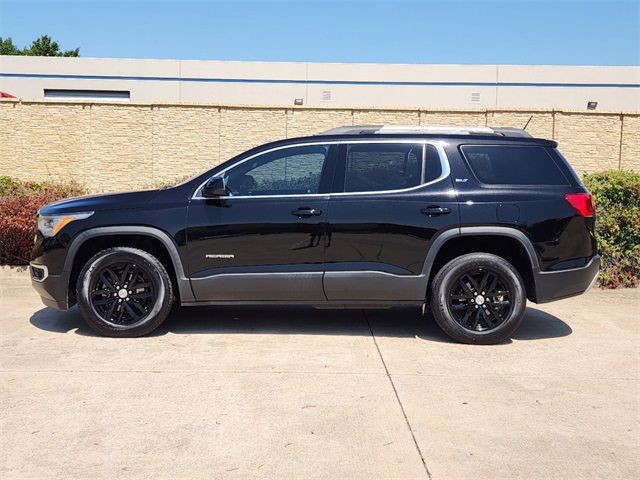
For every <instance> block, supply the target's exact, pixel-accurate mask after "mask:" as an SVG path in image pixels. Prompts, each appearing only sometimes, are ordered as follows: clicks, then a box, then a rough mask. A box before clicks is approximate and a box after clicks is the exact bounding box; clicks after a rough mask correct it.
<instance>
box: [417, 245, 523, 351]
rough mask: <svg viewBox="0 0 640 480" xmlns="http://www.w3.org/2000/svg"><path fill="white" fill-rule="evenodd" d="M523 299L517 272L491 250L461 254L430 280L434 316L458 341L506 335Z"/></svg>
mask: <svg viewBox="0 0 640 480" xmlns="http://www.w3.org/2000/svg"><path fill="white" fill-rule="evenodd" d="M526 302H527V291H526V288H525V283H524V281H523V280H522V275H521V274H520V272H518V270H516V269H515V268H514V266H513V265H512V264H511V263H509V262H508V261H507V260H505V259H504V258H502V257H500V256H498V255H494V254H490V253H483V252H478V253H467V254H464V255H460V256H459V257H456V258H454V259H452V260H450V261H449V262H448V263H447V264H445V265H444V266H442V268H441V269H440V271H439V272H438V273H437V274H436V275H435V276H434V277H433V281H432V282H431V292H430V302H429V303H430V306H431V309H430V310H431V311H432V312H433V318H434V320H435V321H436V323H437V324H438V326H440V328H441V329H442V330H443V331H444V332H445V333H446V334H447V335H449V336H450V337H451V338H453V339H454V340H457V341H459V342H462V343H471V344H484V345H489V344H495V343H500V342H502V341H504V340H507V339H509V338H510V337H511V335H512V334H513V333H514V332H515V331H516V330H517V329H518V327H519V326H520V324H521V323H522V320H523V318H524V313H525V309H526Z"/></svg>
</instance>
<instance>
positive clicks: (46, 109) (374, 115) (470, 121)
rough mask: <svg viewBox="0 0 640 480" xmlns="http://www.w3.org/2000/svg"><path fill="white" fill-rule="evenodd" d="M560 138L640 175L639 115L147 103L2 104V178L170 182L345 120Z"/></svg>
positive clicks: (130, 184) (581, 163) (576, 153)
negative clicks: (514, 130) (498, 129)
mask: <svg viewBox="0 0 640 480" xmlns="http://www.w3.org/2000/svg"><path fill="white" fill-rule="evenodd" d="M529 119H531V120H530V122H529V125H528V127H527V130H528V131H530V132H531V133H532V134H533V135H535V136H540V137H546V138H552V139H555V140H557V141H558V142H559V145H560V149H561V151H562V152H563V153H564V154H565V156H566V157H567V158H568V159H569V160H570V162H571V164H572V165H573V166H574V168H575V169H576V170H577V171H578V172H586V171H595V170H605V169H624V170H636V171H640V115H639V114H632V113H625V114H621V113H615V112H611V113H603V112H593V113H585V112H560V111H494V110H486V111H485V110H482V111H427V110H418V109H416V110H407V109H402V110H393V109H384V110H383V109H370V108H361V109H353V108H306V107H296V108H291V107H249V106H222V105H157V104H154V105H142V104H120V103H118V104H114V103H82V102H50V101H14V100H3V101H0V175H9V176H12V177H16V178H20V179H24V180H44V179H51V180H76V181H78V182H81V183H83V184H85V185H86V186H87V187H88V188H89V190H91V191H115V190H128V189H136V188H145V187H150V186H154V185H161V184H166V183H168V182H171V181H174V180H176V179H180V178H183V177H186V176H189V175H192V174H195V173H198V172H200V171H204V170H207V169H209V168H211V167H213V166H215V165H216V164H218V163H220V162H222V161H224V160H225V159H227V158H230V157H231V156H233V155H235V154H238V153H240V152H242V151H244V150H246V149H248V148H250V147H253V146H255V145H259V144H261V143H265V142H267V141H271V140H277V139H281V138H287V137H296V136H304V135H310V134H315V133H319V132H321V131H323V130H327V129H329V128H333V127H337V126H342V125H358V124H367V123H368V124H423V125H427V124H432V125H433V124H438V125H440V124H457V125H489V126H505V127H519V128H521V127H523V126H524V125H525V124H526V123H527V121H529Z"/></svg>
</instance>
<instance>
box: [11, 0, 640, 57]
mask: <svg viewBox="0 0 640 480" xmlns="http://www.w3.org/2000/svg"><path fill="white" fill-rule="evenodd" d="M42 34H48V35H50V36H52V37H53V38H54V39H56V40H58V41H59V42H60V44H61V46H62V47H63V48H66V49H69V48H75V47H80V54H81V55H82V56H91V57H136V58H181V59H191V58H195V59H216V60H265V61H269V60H271V61H274V60H283V61H312V62H381V63H462V64H479V63H480V64H481V63H502V64H553V65H562V64H567V65H576V64H577V65H580V64H587V65H640V0H635V1H581V2H578V1H571V2H567V1H558V0H557V1H524V0H523V1H518V0H512V1H490V2H487V1H476V2H468V1H467V2H463V1H447V2H443V1H413V2H408V1H379V2H371V1H341V2H332V1H314V2H311V1H275V2H274V1H266V0H265V1H259V2H257V1H254V2H249V1H234V2H230V1H209V2H206V1H200V2H191V1H161V2H158V1H156V2H153V1H129V2H116V1H74V2H65V1H45V2H35V1H29V0H21V1H8V0H0V36H2V37H12V38H13V40H14V43H16V44H17V45H18V46H20V47H22V46H24V45H28V44H29V43H30V42H31V41H32V40H33V39H34V38H36V37H37V36H39V35H42Z"/></svg>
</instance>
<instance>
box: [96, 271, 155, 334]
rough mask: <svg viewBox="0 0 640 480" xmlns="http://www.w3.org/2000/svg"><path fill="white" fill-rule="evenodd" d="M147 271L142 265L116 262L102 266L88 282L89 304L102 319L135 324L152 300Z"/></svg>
mask: <svg viewBox="0 0 640 480" xmlns="http://www.w3.org/2000/svg"><path fill="white" fill-rule="evenodd" d="M151 278H152V277H151V274H150V273H149V272H147V271H146V269H145V267H143V266H142V265H137V264H135V263H132V262H116V263H113V264H110V265H107V266H105V267H103V268H102V269H101V270H100V271H99V272H98V273H97V275H95V276H94V278H93V281H92V282H91V285H90V292H91V293H90V299H91V306H92V307H93V309H94V310H95V312H96V314H97V315H98V316H99V317H100V318H102V320H104V321H105V322H106V323H109V324H112V325H114V326H130V327H131V326H135V325H136V324H138V323H140V322H143V321H144V320H145V318H146V317H147V315H148V314H149V312H150V311H151V308H152V307H153V305H154V304H155V302H156V300H157V298H156V292H155V288H154V286H153V282H152V281H151Z"/></svg>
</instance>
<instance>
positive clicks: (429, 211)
mask: <svg viewBox="0 0 640 480" xmlns="http://www.w3.org/2000/svg"><path fill="white" fill-rule="evenodd" d="M420 213H424V214H425V215H429V216H430V217H437V216H438V215H446V214H447V213H451V209H450V208H447V207H439V206H437V205H429V206H428V207H426V208H423V209H422V210H420Z"/></svg>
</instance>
